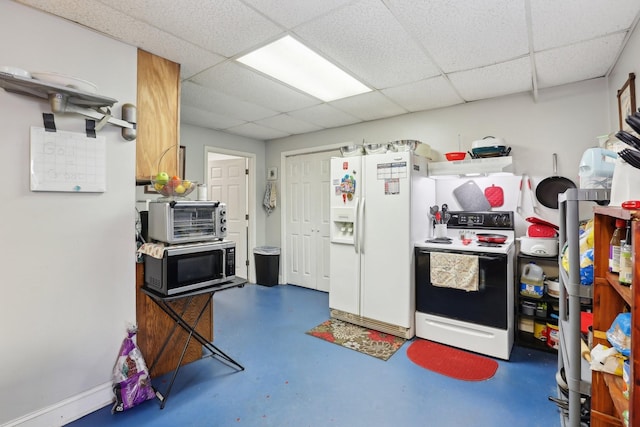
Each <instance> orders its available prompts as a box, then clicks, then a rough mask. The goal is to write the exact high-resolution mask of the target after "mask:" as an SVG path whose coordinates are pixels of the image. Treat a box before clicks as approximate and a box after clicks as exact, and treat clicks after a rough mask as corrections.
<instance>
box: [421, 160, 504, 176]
mask: <svg viewBox="0 0 640 427" xmlns="http://www.w3.org/2000/svg"><path fill="white" fill-rule="evenodd" d="M512 163H513V158H512V157H511V156H502V157H489V158H486V159H468V160H454V161H451V162H429V163H428V171H429V176H435V175H458V176H460V175H482V174H487V173H496V172H502V171H504V169H505V168H506V167H507V166H510V165H511V164H512Z"/></svg>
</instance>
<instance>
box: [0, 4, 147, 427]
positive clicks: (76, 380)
mask: <svg viewBox="0 0 640 427" xmlns="http://www.w3.org/2000/svg"><path fill="white" fill-rule="evenodd" d="M0 38H1V39H2V43H0V58H1V59H0V63H2V64H1V65H10V66H16V67H20V68H24V69H26V70H29V71H55V72H59V73H63V74H68V75H73V76H77V77H80V78H82V79H85V80H89V81H91V82H94V83H95V84H96V85H97V86H98V93H99V94H100V95H104V96H107V97H110V98H114V99H117V100H118V101H119V102H118V104H116V106H115V108H114V109H113V112H114V113H115V115H116V116H117V117H120V106H121V105H122V104H123V103H126V102H131V103H135V102H136V98H135V97H136V48H134V47H131V46H128V45H124V44H122V43H119V42H115V41H113V40H111V39H108V38H106V37H104V36H101V35H99V34H97V33H95V32H92V31H89V30H87V29H85V28H83V27H80V26H78V25H74V24H71V23H68V22H67V21H63V20H61V19H59V18H55V17H52V16H49V15H47V14H44V13H41V12H39V11H35V10H33V9H30V8H28V7H25V6H22V5H20V4H18V3H14V2H11V1H7V0H2V1H0ZM50 111H51V110H50V107H49V105H48V103H47V102H45V101H44V100H39V99H37V98H30V97H26V96H22V95H16V94H12V93H8V92H6V91H5V90H0V140H1V141H2V143H1V145H2V155H0V171H1V172H2V176H3V179H2V187H1V188H2V190H0V195H1V200H2V205H3V207H4V209H3V212H2V215H1V218H2V221H0V236H2V243H3V244H2V249H1V250H0V251H1V253H0V269H1V270H2V279H1V280H0V283H1V285H0V287H1V288H2V309H1V310H0V337H1V338H2V345H1V348H2V351H0V425H5V424H6V425H13V424H14V423H18V422H23V423H24V424H23V425H32V426H33V425H41V426H52V425H61V424H64V423H65V422H68V421H70V420H71V419H75V418H77V417H80V416H82V415H84V414H85V413H87V412H89V411H92V410H94V409H97V408H98V407H101V406H104V405H105V404H107V403H108V402H110V400H111V391H110V386H111V370H112V368H113V364H114V362H115V358H116V355H117V352H118V350H119V348H120V344H121V342H122V339H123V338H124V336H125V333H126V326H127V322H135V261H134V259H135V258H134V252H135V242H134V227H133V224H134V213H135V211H134V209H133V206H134V200H135V199H134V194H135V192H134V185H133V183H134V177H135V154H136V152H135V142H127V141H125V140H124V139H122V138H121V136H120V128H118V127H115V126H111V125H107V126H106V127H105V128H104V129H103V130H101V131H100V132H99V135H102V136H105V137H106V139H107V141H106V148H107V152H106V155H107V169H106V174H107V191H106V192H104V193H53V192H31V191H30V190H29V188H30V187H29V158H30V155H29V129H30V127H31V126H38V127H42V113H43V112H50ZM56 125H57V128H58V129H59V130H65V131H73V132H83V131H84V119H83V118H73V119H71V118H63V117H56Z"/></svg>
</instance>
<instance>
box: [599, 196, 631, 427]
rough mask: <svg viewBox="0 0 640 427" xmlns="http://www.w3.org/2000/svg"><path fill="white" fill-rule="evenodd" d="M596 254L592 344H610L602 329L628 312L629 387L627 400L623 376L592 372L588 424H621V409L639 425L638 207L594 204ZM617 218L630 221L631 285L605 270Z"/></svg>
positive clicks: (604, 329) (605, 329) (604, 330)
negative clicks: (629, 334)
mask: <svg viewBox="0 0 640 427" xmlns="http://www.w3.org/2000/svg"><path fill="white" fill-rule="evenodd" d="M594 212H595V217H594V227H595V229H594V230H595V235H594V238H595V240H594V242H595V251H594V252H595V254H594V257H595V259H594V292H593V330H594V339H593V345H596V344H603V345H606V346H608V347H610V346H611V344H609V342H608V341H607V339H606V336H605V333H606V331H607V329H609V327H610V326H611V323H612V322H613V320H614V319H615V318H616V316H617V315H618V313H621V312H624V311H630V312H631V318H632V322H633V323H632V331H631V337H632V339H631V357H630V358H629V360H630V362H631V381H630V383H631V388H630V393H629V400H628V401H627V399H625V398H624V397H623V396H622V391H621V386H622V378H621V377H618V376H614V375H611V374H605V373H602V372H597V371H593V372H592V391H591V427H601V426H622V425H624V424H623V422H622V411H624V410H625V409H628V410H629V426H634V427H637V426H640V389H639V388H638V387H640V378H639V377H638V375H639V373H640V339H639V338H638V337H640V322H639V319H640V246H638V243H639V242H640V240H638V239H640V211H628V210H624V209H621V208H616V207H600V206H598V207H595V208H594ZM616 218H621V219H624V220H627V221H631V234H632V242H633V253H632V257H633V260H634V267H633V282H632V283H633V286H632V287H629V286H624V285H621V284H620V282H619V281H618V275H617V274H614V273H610V272H609V271H608V254H609V241H610V240H611V235H612V234H613V231H614V229H615V220H616Z"/></svg>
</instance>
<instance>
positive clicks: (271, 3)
mask: <svg viewBox="0 0 640 427" xmlns="http://www.w3.org/2000/svg"><path fill="white" fill-rule="evenodd" d="M244 1H245V2H246V3H249V4H250V5H252V6H253V7H255V8H256V9H258V10H259V11H260V12H262V13H264V14H265V15H266V16H268V17H269V18H271V19H273V20H274V21H275V22H277V23H279V24H281V25H283V26H285V27H287V28H293V27H295V26H297V25H300V24H302V23H303V22H306V21H309V20H311V19H313V18H317V17H319V16H322V15H324V14H325V13H327V12H329V11H331V10H333V9H336V8H338V7H340V6H342V5H345V4H347V3H350V2H352V1H353V0H323V1H300V0H244Z"/></svg>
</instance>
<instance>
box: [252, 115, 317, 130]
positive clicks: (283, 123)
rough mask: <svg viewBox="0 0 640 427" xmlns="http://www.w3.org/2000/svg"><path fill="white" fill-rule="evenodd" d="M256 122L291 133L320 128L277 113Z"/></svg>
mask: <svg viewBox="0 0 640 427" xmlns="http://www.w3.org/2000/svg"><path fill="white" fill-rule="evenodd" d="M255 123H256V124H259V125H263V126H267V127H270V128H272V129H276V130H280V131H282V132H286V133H288V134H291V135H295V134H300V133H307V132H315V131H318V130H321V129H322V128H321V127H319V126H316V125H314V124H311V123H308V122H305V121H304V120H300V119H297V118H294V117H291V116H290V115H288V114H278V115H277V116H273V117H267V118H266V119H262V120H256V121H255Z"/></svg>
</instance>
